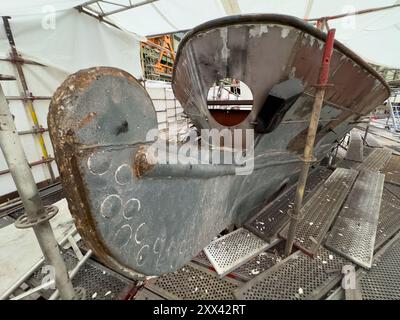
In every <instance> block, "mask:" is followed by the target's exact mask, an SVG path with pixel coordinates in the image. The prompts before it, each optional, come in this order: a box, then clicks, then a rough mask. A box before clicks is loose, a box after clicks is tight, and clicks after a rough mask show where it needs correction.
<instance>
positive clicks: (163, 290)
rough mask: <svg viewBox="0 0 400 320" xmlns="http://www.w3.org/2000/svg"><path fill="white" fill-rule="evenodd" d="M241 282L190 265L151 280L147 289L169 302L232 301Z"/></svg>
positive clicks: (146, 286)
mask: <svg viewBox="0 0 400 320" xmlns="http://www.w3.org/2000/svg"><path fill="white" fill-rule="evenodd" d="M239 284H240V282H239V281H236V280H234V279H231V278H226V277H225V278H223V279H220V277H219V276H218V275H217V274H216V273H215V272H212V271H210V270H207V269H205V268H203V267H200V266H197V265H195V264H193V263H188V264H187V265H185V266H184V267H182V268H180V269H178V271H176V272H173V273H167V274H165V275H163V276H161V277H159V278H156V279H151V280H149V281H148V282H147V283H146V284H145V288H147V289H148V290H150V291H152V292H154V293H156V294H158V295H160V296H161V297H163V298H165V299H168V300H232V299H234V296H233V290H235V289H236V288H238V286H239Z"/></svg>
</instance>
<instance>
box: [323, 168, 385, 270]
mask: <svg viewBox="0 0 400 320" xmlns="http://www.w3.org/2000/svg"><path fill="white" fill-rule="evenodd" d="M384 179H385V176H384V175H383V174H381V173H378V172H371V171H361V172H360V174H359V176H358V178H357V181H356V182H355V184H354V187H353V189H352V190H351V192H350V194H349V197H348V199H347V201H346V202H345V203H344V206H343V209H342V210H341V211H340V213H339V216H338V217H337V219H336V222H335V224H334V225H333V228H332V230H331V232H330V233H329V235H328V239H327V241H326V247H327V248H328V249H330V250H332V251H334V252H336V253H338V254H340V255H342V256H344V257H346V258H347V259H349V260H351V261H353V262H354V263H356V264H358V265H360V266H362V267H364V268H367V269H369V268H371V264H372V257H373V253H374V245H375V237H376V232H377V227H378V218H379V211H380V207H381V198H382V190H383V184H384Z"/></svg>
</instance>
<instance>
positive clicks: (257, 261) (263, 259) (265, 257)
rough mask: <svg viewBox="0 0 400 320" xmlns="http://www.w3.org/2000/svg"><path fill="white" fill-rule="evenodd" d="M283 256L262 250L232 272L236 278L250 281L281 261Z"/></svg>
mask: <svg viewBox="0 0 400 320" xmlns="http://www.w3.org/2000/svg"><path fill="white" fill-rule="evenodd" d="M281 260H282V258H281V257H280V256H278V255H275V254H273V253H270V252H261V253H260V254H259V255H257V256H255V257H254V258H253V259H251V260H250V261H248V262H246V263H245V264H243V265H241V266H240V267H239V268H237V269H235V270H234V271H233V272H232V273H231V274H232V275H233V276H234V277H235V278H239V279H240V280H243V281H248V280H251V279H253V278H254V277H256V276H257V275H259V274H261V273H262V272H264V271H266V270H268V269H269V268H271V267H273V266H274V265H275V264H277V263H279V262H280V261H281Z"/></svg>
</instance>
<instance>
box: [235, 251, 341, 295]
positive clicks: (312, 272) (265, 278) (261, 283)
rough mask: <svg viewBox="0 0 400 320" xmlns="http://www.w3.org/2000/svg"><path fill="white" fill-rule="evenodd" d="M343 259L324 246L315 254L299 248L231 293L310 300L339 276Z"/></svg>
mask: <svg viewBox="0 0 400 320" xmlns="http://www.w3.org/2000/svg"><path fill="white" fill-rule="evenodd" d="M344 264H346V261H345V260H344V259H343V258H341V257H339V256H337V255H335V254H333V253H331V252H329V251H328V250H326V249H324V248H320V249H319V250H318V255H317V257H316V258H310V257H309V256H307V255H305V254H304V253H302V252H301V251H297V252H295V253H293V254H292V255H290V256H289V257H288V258H286V259H285V260H283V261H282V262H280V263H278V264H276V265H275V266H273V267H272V268H270V269H269V270H267V271H265V272H263V273H262V274H260V275H259V276H257V277H255V278H254V279H252V280H250V281H249V282H247V283H246V284H244V285H243V286H242V287H240V288H239V289H237V290H235V292H234V294H235V296H236V297H237V298H238V299H245V300H269V299H271V300H310V299H319V298H321V297H323V296H324V295H325V294H326V293H327V292H328V291H329V290H330V289H331V288H332V287H333V286H334V285H335V284H337V283H338V282H339V281H340V279H341V273H340V271H341V270H342V266H343V265H344Z"/></svg>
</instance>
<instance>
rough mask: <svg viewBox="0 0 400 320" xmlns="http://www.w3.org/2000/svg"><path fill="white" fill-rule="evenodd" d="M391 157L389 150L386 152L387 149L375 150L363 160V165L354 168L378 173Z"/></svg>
mask: <svg viewBox="0 0 400 320" xmlns="http://www.w3.org/2000/svg"><path fill="white" fill-rule="evenodd" d="M391 155H392V151H391V150H388V149H375V150H374V151H372V152H371V154H370V155H369V156H368V157H367V158H366V159H365V160H364V162H363V163H360V164H359V165H358V166H357V167H356V169H357V170H370V171H379V170H381V169H382V168H383V167H384V166H385V164H386V162H388V161H389V159H390V157H391Z"/></svg>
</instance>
